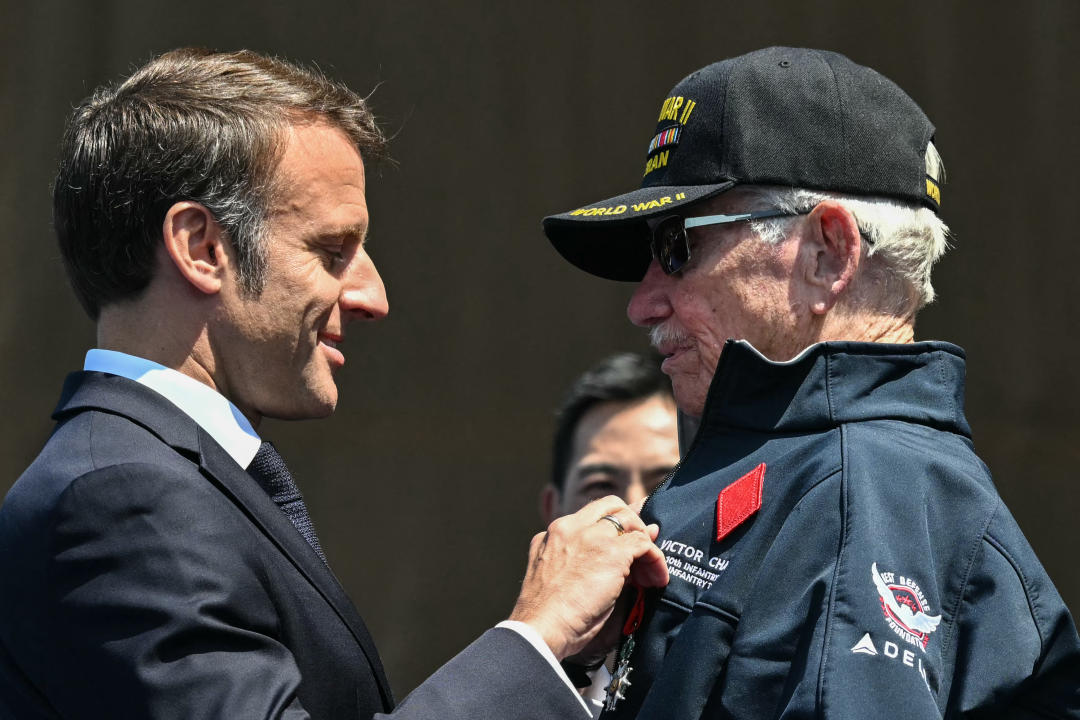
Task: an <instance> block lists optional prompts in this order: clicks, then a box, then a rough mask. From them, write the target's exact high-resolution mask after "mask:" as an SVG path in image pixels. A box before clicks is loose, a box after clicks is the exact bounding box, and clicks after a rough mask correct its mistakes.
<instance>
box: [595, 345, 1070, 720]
mask: <svg viewBox="0 0 1080 720" xmlns="http://www.w3.org/2000/svg"><path fill="white" fill-rule="evenodd" d="M963 387H964V356H963V351H961V350H960V349H959V348H957V347H955V346H953V345H949V344H946V343H917V344H912V345H879V344H866V343H825V344H820V345H815V346H813V347H811V348H809V349H808V350H807V351H806V352H804V353H803V354H802V355H800V356H799V357H798V358H796V359H795V360H792V361H791V362H788V363H773V362H769V361H768V360H766V359H764V358H763V357H762V356H760V355H759V354H758V353H757V352H756V351H755V350H754V349H753V348H751V347H750V346H749V345H747V344H746V343H733V342H729V343H728V344H727V345H726V346H725V348H724V352H723V354H722V356H721V359H720V363H719V367H718V368H717V372H716V375H715V377H714V379H713V382H712V385H711V387H710V390H709V395H708V400H707V402H706V406H705V410H704V414H703V417H702V420H701V425H700V428H699V430H698V432H697V434H696V436H695V440H694V442H693V444H692V446H691V448H690V450H689V451H688V453H687V454H686V456H685V457H684V459H683V461H682V463H681V464H680V466H679V468H678V469H677V471H676V472H675V474H674V475H673V476H672V478H671V479H670V480H669V482H668V483H667V484H666V485H664V486H663V487H662V488H661V489H660V490H658V491H657V492H656V493H654V494H653V496H652V497H651V499H650V500H649V502H648V503H647V505H646V507H645V509H644V511H643V517H644V518H645V520H646V521H648V522H657V523H659V524H660V536H659V539H658V541H657V542H658V543H659V544H660V546H661V548H662V549H664V550H665V553H666V555H667V557H668V563H669V568H670V570H671V573H672V579H671V583H670V584H669V585H668V587H667V588H665V589H664V590H663V592H662V593H658V594H654V595H652V596H651V597H650V598H649V603H648V604H647V614H646V623H645V625H644V626H643V628H642V629H640V630H639V631H638V633H637V635H636V641H637V645H636V650H635V652H634V655H633V657H632V659H631V665H632V667H633V670H632V672H631V675H630V681H631V683H632V685H631V687H630V689H629V691H628V694H627V699H626V700H625V701H623V702H621V703H620V704H619V706H618V707H617V708H616V711H615V712H614V713H610V714H605V715H604V717H605V718H632V717H639V718H648V719H649V720H652V719H654V718H677V719H678V720H691V719H693V718H747V719H751V718H752V719H753V720H761V719H763V718H811V717H815V718H816V717H826V718H864V717H904V718H910V719H912V720H918V719H921V718H941V717H950V718H954V717H968V716H970V717H1008V718H1065V717H1069V718H1076V717H1080V639H1078V637H1077V632H1076V628H1075V626H1074V624H1073V621H1072V619H1071V617H1070V616H1069V613H1068V611H1067V609H1066V608H1065V606H1064V604H1063V603H1062V600H1061V598H1060V596H1059V595H1058V593H1057V591H1056V590H1055V589H1054V586H1053V584H1052V583H1051V582H1050V579H1049V578H1048V577H1047V575H1046V572H1045V571H1044V570H1043V568H1042V566H1041V565H1040V564H1039V561H1038V560H1037V559H1036V557H1035V555H1034V553H1033V552H1032V550H1031V547H1030V546H1029V545H1028V543H1027V541H1026V540H1025V539H1024V536H1023V535H1022V534H1021V532H1020V530H1019V528H1018V527H1017V525H1016V523H1015V521H1014V520H1013V518H1012V517H1011V516H1010V514H1009V511H1008V510H1007V509H1006V508H1005V506H1004V505H1003V504H1002V501H1001V498H1000V497H999V496H998V494H997V492H996V490H995V489H994V486H993V483H992V481H991V479H990V475H989V473H988V472H987V469H986V467H985V465H983V463H982V462H981V461H980V460H979V458H978V457H976V455H975V452H974V450H973V446H972V441H971V432H970V429H969V427H968V424H967V421H966V420H965V418H964V414H963ZM762 464H764V468H761V469H759V467H760V466H761V465H762ZM755 469H759V472H762V471H763V475H761V476H760V480H761V483H760V489H759V490H757V489H756V488H755V485H754V480H755V476H754V471H755ZM725 488H730V489H729V490H728V492H727V493H726V494H725V503H726V507H725V508H723V509H721V508H718V496H719V495H720V493H721V491H723V490H725ZM755 492H759V493H760V494H759V495H757V496H755ZM756 499H760V509H757V510H756V511H754V505H755V503H754V500H756ZM743 518H745V519H743ZM740 520H741V522H740ZM719 526H722V527H719ZM718 537H719V539H718Z"/></svg>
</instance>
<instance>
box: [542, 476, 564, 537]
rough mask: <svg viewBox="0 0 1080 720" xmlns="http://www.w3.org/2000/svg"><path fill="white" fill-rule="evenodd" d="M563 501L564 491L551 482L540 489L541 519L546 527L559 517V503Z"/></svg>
mask: <svg viewBox="0 0 1080 720" xmlns="http://www.w3.org/2000/svg"><path fill="white" fill-rule="evenodd" d="M561 501H562V493H560V492H559V490H558V488H556V487H555V486H554V485H552V484H551V483H548V484H547V485H545V486H544V489H543V490H541V491H540V520H542V521H543V523H544V527H547V526H548V525H550V524H551V523H552V522H553V521H554V520H555V518H557V517H559V503H560V502H561Z"/></svg>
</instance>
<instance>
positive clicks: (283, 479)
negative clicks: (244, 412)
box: [247, 440, 326, 563]
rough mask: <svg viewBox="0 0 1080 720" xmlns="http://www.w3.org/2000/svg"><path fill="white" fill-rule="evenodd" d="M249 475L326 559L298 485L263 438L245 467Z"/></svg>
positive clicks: (270, 445) (276, 452)
mask: <svg viewBox="0 0 1080 720" xmlns="http://www.w3.org/2000/svg"><path fill="white" fill-rule="evenodd" d="M247 471H248V474H249V475H251V477H253V478H255V480H256V481H258V483H259V485H261V486H262V489H263V490H265V491H266V494H267V495H269V496H270V499H271V500H273V501H274V503H275V504H276V505H277V506H278V507H279V508H281V512H283V513H285V517H287V518H289V522H291V523H292V524H293V527H295V528H296V530H297V531H298V532H299V533H300V534H301V535H303V536H304V539H305V540H307V541H308V545H310V546H311V547H312V548H314V549H315V552H316V553H318V555H319V557H320V558H322V561H323V562H324V563H325V562H326V556H325V555H323V551H322V546H321V545H319V538H318V537H317V536H316V535H315V526H314V525H312V524H311V516H309V515H308V511H307V508H306V507H305V506H304V498H303V497H302V496H301V495H300V488H298V487H296V483H295V482H294V481H293V477H292V473H290V472H289V468H288V467H287V466H286V465H285V461H284V460H283V459H282V458H281V455H280V454H278V451H277V448H275V447H274V444H273V443H272V442H268V441H265V440H264V441H263V444H262V445H260V446H259V452H257V453H255V458H254V459H253V460H252V461H251V464H250V465H248V468H247Z"/></svg>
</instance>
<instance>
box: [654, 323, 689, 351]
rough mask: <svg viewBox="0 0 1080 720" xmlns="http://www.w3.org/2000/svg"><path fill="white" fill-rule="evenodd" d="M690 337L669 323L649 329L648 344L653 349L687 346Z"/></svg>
mask: <svg viewBox="0 0 1080 720" xmlns="http://www.w3.org/2000/svg"><path fill="white" fill-rule="evenodd" d="M689 341H690V335H689V333H687V332H686V331H685V330H684V329H682V328H680V327H678V326H677V325H675V324H674V323H672V322H671V321H668V322H665V323H660V324H659V325H653V326H652V327H651V328H649V342H650V343H651V344H652V346H653V347H654V348H660V347H663V346H667V347H671V346H676V347H679V346H683V345H688V344H689Z"/></svg>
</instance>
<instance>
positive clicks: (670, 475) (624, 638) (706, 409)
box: [598, 353, 724, 720]
mask: <svg viewBox="0 0 1080 720" xmlns="http://www.w3.org/2000/svg"><path fill="white" fill-rule="evenodd" d="M723 363H724V356H723V353H721V355H720V362H719V363H717V366H716V372H714V373H713V378H714V379H715V378H716V376H717V375H719V374H720V369H721V368H722V367H723ZM711 400H712V393H709V394H707V395H706V396H705V407H704V408H702V411H701V424H700V425H698V429H697V432H696V433H694V439H693V440H691V441H690V447H689V448H688V449H687V450H686V454H685V455H683V456H682V457H681V458H679V461H678V462H677V463H675V467H673V468H672V469H671V472H669V473H668V474H667V476H666V477H664V479H663V480H662V481H661V482H660V484H659V485H657V486H656V487H655V488H653V490H652V492H650V493H649V496H648V497H647V498H645V502H643V503H642V504H641V513H640V514H642V515H644V514H645V508H647V507H649V503H650V502H652V499H653V495H655V494H656V493H658V492H660V490H661V489H663V487H664V486H665V485H667V484H668V482H670V481H671V478H673V477H675V473H677V472H679V468H681V467H682V464H683V460H685V459H686V458H688V457H690V454H691V453H693V452H694V448H696V447H697V445H698V440H700V439H701V435H702V432H703V431H704V430H705V418H707V417H709V402H710V401H711ZM646 614H647V613H646ZM629 637H630V636H629V635H622V636H621V637H620V638H619V644H618V645H617V646H616V647H615V655H614V659H613V660H612V667H611V672H612V674H613V675H614V673H615V670H616V665H618V662H619V656H620V655H622V650H623V646H624V645H626V641H627V639H628V638H629ZM635 649H636V648H635ZM627 659H628V660H629V658H627ZM606 714H607V713H606V711H605V710H601V711H600V715H599V716H598V720H600V719H602V718H603V717H604V715H606Z"/></svg>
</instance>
